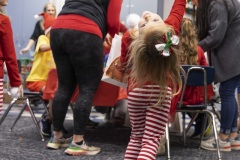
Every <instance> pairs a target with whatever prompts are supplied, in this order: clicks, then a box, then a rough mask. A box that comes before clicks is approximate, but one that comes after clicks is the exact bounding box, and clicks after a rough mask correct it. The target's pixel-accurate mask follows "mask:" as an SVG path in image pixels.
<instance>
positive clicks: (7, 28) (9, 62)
mask: <svg viewBox="0 0 240 160" xmlns="http://www.w3.org/2000/svg"><path fill="white" fill-rule="evenodd" d="M0 27H1V30H3V34H2V35H1V39H2V40H1V44H0V45H1V48H2V51H3V57H4V61H5V63H6V67H7V71H8V77H9V80H10V85H11V87H19V86H21V84H22V82H21V79H20V75H19V70H18V63H17V57H16V52H15V47H14V41H13V32H12V26H11V23H10V20H9V18H8V17H6V18H5V19H4V20H3V21H2V23H1V25H0Z"/></svg>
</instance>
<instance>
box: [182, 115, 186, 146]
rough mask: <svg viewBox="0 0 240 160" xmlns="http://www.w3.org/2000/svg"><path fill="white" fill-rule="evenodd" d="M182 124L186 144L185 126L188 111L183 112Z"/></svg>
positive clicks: (184, 143)
mask: <svg viewBox="0 0 240 160" xmlns="http://www.w3.org/2000/svg"><path fill="white" fill-rule="evenodd" d="M182 117H183V118H182V125H183V145H184V146H186V128H185V122H186V121H185V120H186V113H183V116H182Z"/></svg>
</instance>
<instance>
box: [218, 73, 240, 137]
mask: <svg viewBox="0 0 240 160" xmlns="http://www.w3.org/2000/svg"><path fill="white" fill-rule="evenodd" d="M239 84H240V75H238V76H236V77H233V78H231V79H229V80H227V81H224V82H221V83H220V88H219V94H220V98H221V102H222V104H221V128H220V133H223V134H230V133H232V132H237V131H238V128H237V118H238V104H237V100H236V97H235V91H236V89H237V87H238V85H239Z"/></svg>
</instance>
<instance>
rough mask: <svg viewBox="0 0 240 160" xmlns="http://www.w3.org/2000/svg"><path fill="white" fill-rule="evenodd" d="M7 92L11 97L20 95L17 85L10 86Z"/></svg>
mask: <svg viewBox="0 0 240 160" xmlns="http://www.w3.org/2000/svg"><path fill="white" fill-rule="evenodd" d="M9 94H10V96H11V97H12V98H19V97H20V90H19V87H12V88H11V89H10V91H9Z"/></svg>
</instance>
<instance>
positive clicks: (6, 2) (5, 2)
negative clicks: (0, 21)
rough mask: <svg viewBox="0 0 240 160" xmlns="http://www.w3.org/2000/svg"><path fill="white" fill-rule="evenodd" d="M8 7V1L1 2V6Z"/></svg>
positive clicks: (2, 0)
mask: <svg viewBox="0 0 240 160" xmlns="http://www.w3.org/2000/svg"><path fill="white" fill-rule="evenodd" d="M6 5H8V0H0V6H6Z"/></svg>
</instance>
